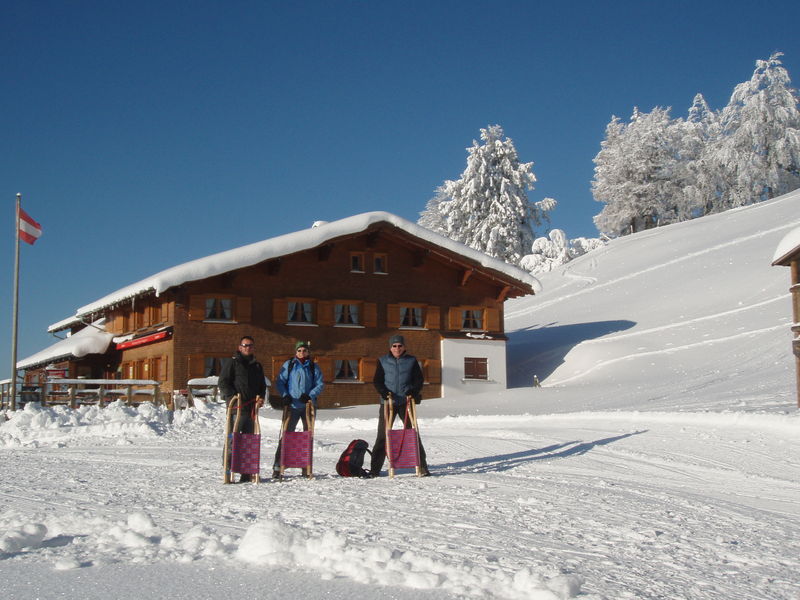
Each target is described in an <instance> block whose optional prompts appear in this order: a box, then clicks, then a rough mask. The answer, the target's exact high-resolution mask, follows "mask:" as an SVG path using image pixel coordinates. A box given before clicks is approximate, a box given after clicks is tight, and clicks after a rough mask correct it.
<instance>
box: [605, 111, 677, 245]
mask: <svg viewBox="0 0 800 600" xmlns="http://www.w3.org/2000/svg"><path fill="white" fill-rule="evenodd" d="M679 140H680V131H679V129H677V128H676V126H675V123H674V122H672V121H671V119H670V117H669V109H668V108H667V109H665V108H660V107H656V108H654V109H653V110H652V111H651V112H649V113H641V112H639V110H638V109H634V112H633V115H632V116H631V120H630V123H628V124H627V125H624V124H622V123H620V121H619V119H618V118H617V117H613V118H612V120H611V122H610V123H609V124H608V126H607V127H606V139H605V140H604V141H603V143H602V144H601V150H600V152H599V153H598V154H597V156H596V157H595V159H594V162H595V176H594V179H593V181H592V194H593V196H594V199H595V200H597V201H598V202H604V203H605V204H606V206H605V208H603V210H602V211H601V212H600V214H599V215H597V216H595V218H594V222H595V225H596V226H597V228H598V230H599V231H601V232H602V233H605V234H607V235H612V236H615V235H624V234H626V233H632V232H634V231H639V230H641V229H648V228H650V227H654V226H656V225H658V224H665V223H672V222H675V221H676V220H678V214H679V213H680V210H679V206H678V200H679V199H680V198H681V197H682V194H681V192H680V187H679V177H678V173H679V171H680V168H679V163H680V143H679Z"/></svg>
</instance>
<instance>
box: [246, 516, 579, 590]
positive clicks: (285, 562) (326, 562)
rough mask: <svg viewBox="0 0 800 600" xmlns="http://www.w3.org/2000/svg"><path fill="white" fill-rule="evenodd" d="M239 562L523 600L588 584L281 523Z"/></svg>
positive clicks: (257, 537) (260, 534)
mask: <svg viewBox="0 0 800 600" xmlns="http://www.w3.org/2000/svg"><path fill="white" fill-rule="evenodd" d="M237 558H239V559H240V560H243V561H245V562H248V563H251V564H254V565H258V566H275V567H285V568H295V569H301V570H305V571H316V572H318V573H319V574H320V576H321V577H322V578H323V579H333V578H335V577H348V578H350V579H352V580H354V581H356V582H358V583H363V584H368V585H387V586H406V587H411V588H414V589H424V590H435V589H440V590H444V591H447V592H449V593H453V594H463V595H469V596H492V597H500V598H511V599H519V600H523V599H524V600H560V599H564V598H572V597H574V596H576V595H577V594H578V593H579V592H580V589H581V584H582V580H581V578H580V577H578V576H576V575H565V574H556V575H552V576H547V575H541V574H537V573H534V572H532V571H531V570H530V569H527V568H526V569H522V570H520V571H518V572H517V573H514V574H512V575H509V574H508V573H505V572H503V571H500V570H497V571H489V570H487V569H485V568H483V567H476V566H470V565H468V564H466V563H458V564H448V563H445V562H442V561H437V560H432V559H430V558H429V557H425V556H421V555H418V554H416V553H415V552H412V551H405V552H402V551H399V550H395V549H391V548H387V547H386V546H383V545H378V544H367V545H361V546H357V545H354V544H351V543H350V542H349V541H348V539H347V538H346V537H344V536H343V535H341V534H339V533H337V532H336V531H335V530H327V531H325V532H324V533H323V534H321V535H316V534H313V533H310V532H308V531H305V530H304V529H302V528H300V527H296V526H292V525H288V524H286V523H281V522H280V521H277V520H272V521H263V522H260V523H256V524H255V525H252V526H251V527H250V528H249V529H248V530H247V533H245V535H244V537H243V538H242V540H241V543H240V544H239V548H238V551H237Z"/></svg>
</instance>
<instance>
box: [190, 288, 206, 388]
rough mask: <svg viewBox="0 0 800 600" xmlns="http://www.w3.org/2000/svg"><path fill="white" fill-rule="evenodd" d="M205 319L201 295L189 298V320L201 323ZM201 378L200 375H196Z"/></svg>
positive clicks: (204, 301)
mask: <svg viewBox="0 0 800 600" xmlns="http://www.w3.org/2000/svg"><path fill="white" fill-rule="evenodd" d="M205 318H206V297H205V296H201V295H192V296H189V320H190V321H202V320H203V319H205ZM197 377H202V373H201V374H200V375H197Z"/></svg>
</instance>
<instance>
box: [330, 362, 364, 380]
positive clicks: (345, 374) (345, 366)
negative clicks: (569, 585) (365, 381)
mask: <svg viewBox="0 0 800 600" xmlns="http://www.w3.org/2000/svg"><path fill="white" fill-rule="evenodd" d="M334 373H335V374H334V378H335V379H336V380H338V381H358V360H349V359H342V360H336V361H334Z"/></svg>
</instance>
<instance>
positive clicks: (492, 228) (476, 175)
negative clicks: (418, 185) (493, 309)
mask: <svg viewBox="0 0 800 600" xmlns="http://www.w3.org/2000/svg"><path fill="white" fill-rule="evenodd" d="M481 140H482V141H483V143H482V144H478V142H477V141H473V143H472V147H471V148H468V149H467V151H468V153H469V156H468V157H467V168H466V169H465V170H464V172H463V173H462V174H461V178H460V179H458V180H457V181H445V182H444V183H443V184H442V185H441V186H440V187H439V188H438V189H437V191H436V195H435V196H434V197H433V198H431V200H429V201H428V203H427V205H426V208H425V210H424V211H423V212H422V213H420V218H419V221H418V223H419V224H420V225H422V226H424V227H427V228H428V229H431V230H433V231H436V232H438V233H441V234H442V235H444V236H446V237H449V238H450V239H453V240H456V241H458V242H462V243H463V244H466V245H467V246H470V247H471V248H475V249H476V250H480V251H482V252H485V253H486V254H488V255H489V256H492V257H495V258H499V259H501V260H504V261H506V262H508V263H511V264H514V265H516V264H519V261H520V259H521V258H522V257H523V256H524V255H525V254H527V253H528V249H529V248H530V247H531V243H532V242H533V239H534V232H533V227H534V226H538V225H541V224H542V222H543V221H546V220H548V217H547V211H548V210H550V209H551V208H552V206H553V205H554V204H555V201H554V200H551V199H547V200H545V201H542V202H539V203H536V204H534V203H531V202H530V201H529V200H528V194H527V191H528V190H532V189H533V184H534V183H535V182H536V176H535V175H534V174H533V170H532V167H533V163H521V162H520V161H519V158H518V156H517V151H516V149H515V148H514V143H513V142H512V141H511V139H510V138H507V137H505V135H504V133H503V129H502V128H501V127H500V126H499V125H492V126H489V127H487V128H486V129H481Z"/></svg>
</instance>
